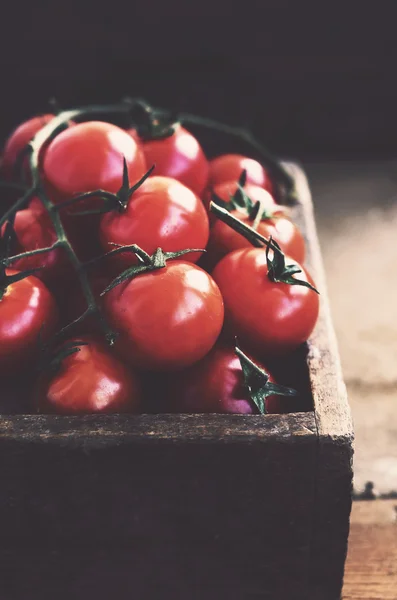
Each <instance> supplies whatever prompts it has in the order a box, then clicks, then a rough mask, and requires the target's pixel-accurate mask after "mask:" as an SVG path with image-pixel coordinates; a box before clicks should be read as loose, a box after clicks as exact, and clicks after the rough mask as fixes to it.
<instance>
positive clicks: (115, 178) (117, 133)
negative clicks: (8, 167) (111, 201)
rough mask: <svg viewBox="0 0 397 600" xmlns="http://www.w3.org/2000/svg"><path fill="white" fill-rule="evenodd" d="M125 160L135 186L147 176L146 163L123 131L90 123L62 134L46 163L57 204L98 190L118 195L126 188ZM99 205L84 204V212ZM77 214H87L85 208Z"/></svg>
mask: <svg viewBox="0 0 397 600" xmlns="http://www.w3.org/2000/svg"><path fill="white" fill-rule="evenodd" d="M123 157H124V158H125V160H126V162H127V167H128V176H129V180H130V183H131V185H133V184H134V183H136V182H137V181H138V180H139V179H140V178H141V177H142V176H143V175H144V174H145V172H146V162H145V157H144V155H143V153H142V151H141V149H140V148H139V146H138V145H137V143H136V142H135V141H134V140H133V139H132V137H131V136H130V135H128V133H126V132H125V131H124V130H123V129H120V127H117V126H116V125H112V124H111V123H102V122H100V121H89V122H87V123H79V124H78V125H75V126H74V127H71V128H69V129H66V130H65V131H62V132H61V133H60V134H59V135H57V137H56V138H55V139H54V140H53V141H52V142H51V143H50V145H49V146H48V148H47V150H46V153H45V156H44V163H43V170H44V176H45V178H46V180H47V182H48V183H49V187H50V188H52V190H53V199H54V201H58V200H60V199H62V198H68V197H72V196H74V195H77V194H81V193H84V192H90V191H94V190H97V189H101V190H105V191H107V192H112V193H116V192H117V191H118V190H119V189H120V187H121V184H122V177H123ZM97 205H98V201H97V200H95V199H91V201H86V202H84V209H86V208H87V207H89V208H92V207H93V206H97ZM75 210H80V211H81V210H83V205H82V204H79V205H78V207H75Z"/></svg>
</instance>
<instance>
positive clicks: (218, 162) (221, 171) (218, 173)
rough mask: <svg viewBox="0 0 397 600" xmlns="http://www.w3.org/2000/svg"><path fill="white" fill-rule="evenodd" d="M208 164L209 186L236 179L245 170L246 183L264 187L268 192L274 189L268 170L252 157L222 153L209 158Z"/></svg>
mask: <svg viewBox="0 0 397 600" xmlns="http://www.w3.org/2000/svg"><path fill="white" fill-rule="evenodd" d="M209 165H210V166H209V180H208V184H209V185H210V186H214V185H217V184H219V183H224V182H227V181H237V180H238V179H239V177H240V174H241V171H246V172H247V183H252V184H254V185H257V186H259V187H261V188H264V189H265V190H267V191H268V192H270V194H272V193H273V191H274V186H273V182H272V180H271V177H270V175H269V173H268V171H267V170H266V169H265V168H264V167H263V166H262V165H261V164H260V163H259V162H258V161H257V160H254V159H253V158H248V157H247V156H243V155H241V154H222V155H221V156H217V157H216V158H213V159H212V160H210V163H209Z"/></svg>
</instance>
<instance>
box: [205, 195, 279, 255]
mask: <svg viewBox="0 0 397 600" xmlns="http://www.w3.org/2000/svg"><path fill="white" fill-rule="evenodd" d="M210 209H211V212H212V213H214V214H215V215H216V216H217V217H218V219H220V220H221V221H223V222H224V223H226V225H229V226H230V227H231V228H232V229H234V231H237V233H240V234H241V235H242V236H244V237H245V238H246V239H247V240H248V241H249V242H251V244H252V245H253V246H255V248H263V247H264V246H265V245H267V246H269V245H270V247H271V248H273V249H277V248H276V246H275V245H274V244H273V242H271V241H270V240H268V239H267V238H265V237H264V236H263V235H261V234H260V233H258V232H257V231H255V230H254V229H253V228H252V227H250V226H249V225H246V224H245V223H243V222H242V221H240V220H239V219H236V217H234V216H233V215H232V214H231V213H230V212H229V211H227V210H226V209H225V208H222V207H221V206H218V205H217V204H215V202H211V203H210Z"/></svg>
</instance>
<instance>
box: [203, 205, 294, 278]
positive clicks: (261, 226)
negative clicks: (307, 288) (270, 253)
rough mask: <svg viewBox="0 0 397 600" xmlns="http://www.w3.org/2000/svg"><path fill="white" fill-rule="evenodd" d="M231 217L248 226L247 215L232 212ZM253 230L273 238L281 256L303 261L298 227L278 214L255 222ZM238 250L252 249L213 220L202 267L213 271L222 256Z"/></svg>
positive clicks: (231, 231)
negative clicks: (255, 226)
mask: <svg viewBox="0 0 397 600" xmlns="http://www.w3.org/2000/svg"><path fill="white" fill-rule="evenodd" d="M231 214H232V215H233V216H234V217H236V218H237V219H239V220H240V221H242V222H243V223H245V224H246V225H249V226H250V227H252V223H253V222H252V219H251V218H250V217H249V216H248V214H247V213H245V214H244V212H241V211H238V210H234V211H232V212H231ZM256 231H257V232H258V233H260V234H261V235H263V236H264V237H265V238H270V236H272V237H273V239H274V240H275V241H276V242H277V243H278V245H279V246H280V248H281V250H282V251H283V252H284V254H287V255H288V256H290V257H291V258H293V259H294V260H296V262H298V263H302V262H303V261H304V260H305V240H304V238H303V235H302V234H301V232H300V230H299V229H298V227H297V226H296V225H295V224H294V223H293V222H292V221H291V220H290V219H288V218H287V217H285V216H283V215H282V213H276V214H275V216H274V217H271V218H264V219H263V220H262V221H260V222H259V223H258V226H257V228H256ZM239 248H252V244H251V243H250V242H249V241H248V240H247V239H246V238H245V237H244V236H243V235H241V234H240V233H237V231H235V230H234V229H233V228H232V227H230V226H229V225H226V223H223V222H222V221H221V220H219V219H217V220H216V222H215V223H214V225H213V227H212V229H211V235H210V241H209V243H208V246H207V253H206V255H205V259H206V263H205V264H206V267H208V268H213V267H214V266H215V265H216V264H217V263H218V262H219V261H220V260H221V258H223V257H224V256H226V254H229V252H232V251H233V250H238V249H239Z"/></svg>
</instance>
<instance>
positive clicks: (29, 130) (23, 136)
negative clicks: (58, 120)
mask: <svg viewBox="0 0 397 600" xmlns="http://www.w3.org/2000/svg"><path fill="white" fill-rule="evenodd" d="M53 118H54V115H53V114H45V115H41V116H38V117H33V118H32V119H29V120H28V121H24V122H23V123H21V124H20V125H19V126H18V127H17V128H16V129H15V130H14V131H13V132H12V133H11V135H10V137H9V138H8V140H7V141H6V143H5V146H4V150H3V159H2V171H3V176H4V177H6V178H7V179H14V167H15V163H16V161H17V159H18V156H19V154H20V152H21V151H22V150H23V149H24V148H25V146H27V145H28V144H29V142H30V141H31V140H32V139H33V138H34V136H35V135H36V133H37V132H38V131H40V129H42V128H43V127H44V126H45V125H47V123H49V122H50V121H51V120H52V119H53Z"/></svg>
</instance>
